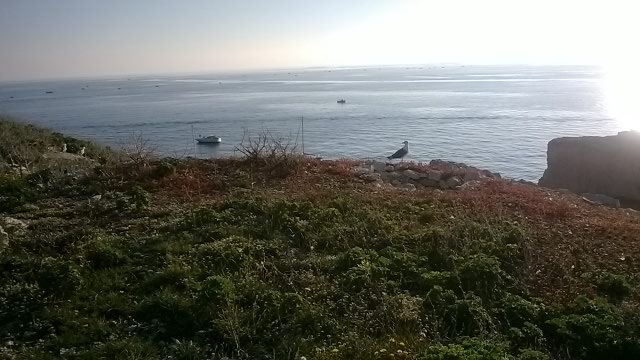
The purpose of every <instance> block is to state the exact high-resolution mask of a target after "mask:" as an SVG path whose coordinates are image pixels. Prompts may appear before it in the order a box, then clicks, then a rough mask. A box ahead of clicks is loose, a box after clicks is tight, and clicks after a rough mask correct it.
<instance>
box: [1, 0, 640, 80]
mask: <svg viewBox="0 0 640 360" xmlns="http://www.w3.org/2000/svg"><path fill="white" fill-rule="evenodd" d="M634 3H635V1H633V0H628V1H625V0H619V1H616V0H606V1H589V0H581V1H573V0H532V1H525V0H469V1H462V0H437V1H428V0H424V1H418V0H322V1H318V0H314V1H306V0H234V1H217V0H172V1H169V0H0V81H2V80H22V79H38V78H63V77H75V76H105V75H126V74H144V73H179V72H215V71H230V70H244V69H267V68H287V67H307V66H343V65H372V64H376V65H377V64H417V63H421V64H424V63H434V62H456V63H467V64H478V63H482V64H486V63H535V64H538V63H551V64H554V63H560V64H567V63H574V64H604V65H608V64H612V63H619V62H623V63H624V64H627V65H629V66H631V64H634V65H633V66H635V61H636V60H638V56H637V55H638V54H637V51H638V49H637V48H638V45H637V43H638V42H637V39H635V37H637V36H638V34H640V26H639V25H638V23H640V21H639V20H638V14H639V12H638V9H636V5H634Z"/></svg>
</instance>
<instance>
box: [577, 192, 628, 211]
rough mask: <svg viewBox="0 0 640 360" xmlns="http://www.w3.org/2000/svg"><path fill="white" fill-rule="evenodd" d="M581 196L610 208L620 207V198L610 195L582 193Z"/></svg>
mask: <svg viewBox="0 0 640 360" xmlns="http://www.w3.org/2000/svg"><path fill="white" fill-rule="evenodd" d="M582 198H583V199H585V200H586V201H588V202H590V203H594V204H599V205H604V206H609V207H612V208H619V207H620V200H618V199H614V198H612V197H611V196H607V195H602V194H582Z"/></svg>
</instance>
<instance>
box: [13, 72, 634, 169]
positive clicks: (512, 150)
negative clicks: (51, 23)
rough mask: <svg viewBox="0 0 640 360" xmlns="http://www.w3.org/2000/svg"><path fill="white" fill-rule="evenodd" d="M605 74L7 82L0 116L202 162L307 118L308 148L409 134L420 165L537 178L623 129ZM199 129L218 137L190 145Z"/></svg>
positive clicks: (368, 152)
mask: <svg viewBox="0 0 640 360" xmlns="http://www.w3.org/2000/svg"><path fill="white" fill-rule="evenodd" d="M601 77H602V74H601V73H600V70H599V69H598V68H594V67H557V66H556V67H548V66H544V67H531V66H527V67H525V66H508V67H507V66H444V67H442V66H421V67H420V66H418V67H382V68H376V67H367V68H348V69H308V70H304V71H303V70H295V71H293V70H292V71H278V72H263V73H247V74H235V75H230V74H224V75H188V76H186V75H185V76H153V77H150V76H146V77H131V78H120V79H100V80H73V81H49V82H23V83H2V84H0V112H1V113H5V114H9V115H13V116H17V117H19V118H21V119H24V120H25V121H29V122H32V123H36V124H39V125H42V126H45V127H48V128H51V129H54V130H57V131H60V132H63V133H65V134H68V135H73V136H78V137H82V138H87V139H92V140H95V141H97V142H99V143H102V144H105V145H111V146H120V145H123V144H125V143H127V142H129V141H130V140H131V138H132V135H133V134H141V135H142V136H143V137H144V138H146V139H148V140H149V142H150V143H151V144H152V146H153V147H154V148H155V149H157V151H158V152H161V153H163V154H166V155H171V156H184V155H191V156H192V155H194V153H195V154H197V156H198V157H219V156H228V155H233V154H234V148H235V146H236V145H238V144H239V142H240V141H241V139H242V137H243V134H244V133H245V131H248V132H249V133H251V134H256V133H259V132H262V131H269V132H271V133H272V134H274V136H291V139H292V140H291V141H294V142H295V141H296V138H297V141H298V143H301V141H302V139H301V134H300V125H301V117H304V143H305V151H306V152H307V153H313V154H316V155H319V156H322V157H323V158H382V157H383V156H385V155H389V154H390V153H392V152H393V151H395V150H396V149H398V148H399V147H401V146H402V142H403V141H404V140H408V141H409V147H410V156H409V157H410V159H412V160H415V161H429V160H431V159H435V158H442V159H447V160H453V161H460V162H465V163H468V164H470V165H475V166H478V167H482V168H487V169H490V170H492V171H497V172H500V173H502V174H503V175H505V176H509V177H514V178H524V179H527V180H537V179H538V178H539V177H540V176H541V175H542V172H543V171H544V169H545V168H546V146H547V142H548V141H549V140H551V139H553V138H555V137H559V136H575V135H609V134H616V133H617V132H618V131H620V130H622V128H621V125H620V124H619V123H618V122H617V121H616V120H615V119H614V118H613V117H612V116H610V115H608V111H607V109H606V107H605V106H604V97H605V94H603V91H602V86H601ZM47 92H51V93H47ZM342 98H344V99H345V100H346V101H347V102H346V104H338V103H337V102H336V100H338V99H342ZM192 128H193V133H192ZM194 133H195V135H196V136H198V134H203V135H204V134H215V135H217V136H220V137H222V139H223V142H222V144H220V145H219V146H203V145H199V146H194V142H193V135H194Z"/></svg>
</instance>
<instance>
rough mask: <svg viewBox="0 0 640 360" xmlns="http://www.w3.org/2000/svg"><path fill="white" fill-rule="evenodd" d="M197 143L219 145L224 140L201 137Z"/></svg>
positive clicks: (211, 136)
mask: <svg viewBox="0 0 640 360" xmlns="http://www.w3.org/2000/svg"><path fill="white" fill-rule="evenodd" d="M196 141H197V142H199V143H200V144H218V143H221V142H222V138H220V137H218V136H213V135H209V136H204V137H199V138H197V139H196Z"/></svg>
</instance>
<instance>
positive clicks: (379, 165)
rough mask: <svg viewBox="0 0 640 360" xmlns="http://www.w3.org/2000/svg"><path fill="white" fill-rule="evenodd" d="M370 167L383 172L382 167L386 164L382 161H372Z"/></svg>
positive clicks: (384, 167)
mask: <svg viewBox="0 0 640 360" xmlns="http://www.w3.org/2000/svg"><path fill="white" fill-rule="evenodd" d="M371 167H372V168H373V171H375V172H383V171H384V169H386V167H387V164H386V163H384V162H382V161H374V162H373V163H371Z"/></svg>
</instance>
